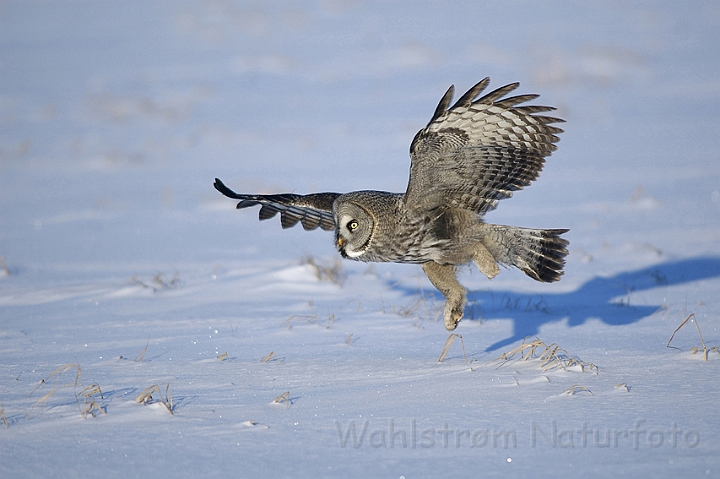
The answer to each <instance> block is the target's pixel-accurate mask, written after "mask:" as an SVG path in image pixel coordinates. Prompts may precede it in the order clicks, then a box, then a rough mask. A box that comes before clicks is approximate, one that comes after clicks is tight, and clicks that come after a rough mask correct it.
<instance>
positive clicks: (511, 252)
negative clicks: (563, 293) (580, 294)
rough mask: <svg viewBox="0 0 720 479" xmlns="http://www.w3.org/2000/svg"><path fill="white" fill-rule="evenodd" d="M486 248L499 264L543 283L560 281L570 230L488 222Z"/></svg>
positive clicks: (485, 239) (484, 240)
mask: <svg viewBox="0 0 720 479" xmlns="http://www.w3.org/2000/svg"><path fill="white" fill-rule="evenodd" d="M487 228H488V231H487V234H486V236H485V238H484V239H483V243H484V244H485V247H486V248H487V249H488V251H489V252H490V254H492V255H493V257H495V259H496V260H497V262H498V263H502V264H505V265H512V266H515V267H517V268H518V269H520V270H521V271H522V272H524V273H525V274H526V275H528V276H530V277H531V278H533V279H535V280H537V281H541V282H543V283H552V282H553V281H558V280H559V279H560V276H562V274H563V267H564V266H565V256H567V254H568V250H567V245H568V244H569V243H568V241H567V240H565V239H563V238H561V237H560V235H562V234H563V233H567V232H568V231H569V230H566V229H551V230H540V229H531V228H517V227H514V226H499V225H487Z"/></svg>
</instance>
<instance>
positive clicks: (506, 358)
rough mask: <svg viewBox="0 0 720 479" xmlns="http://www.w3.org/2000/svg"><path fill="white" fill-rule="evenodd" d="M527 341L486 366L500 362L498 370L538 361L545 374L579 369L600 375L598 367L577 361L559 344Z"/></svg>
mask: <svg viewBox="0 0 720 479" xmlns="http://www.w3.org/2000/svg"><path fill="white" fill-rule="evenodd" d="M526 340H527V338H525V339H523V342H522V344H520V345H519V346H517V347H516V348H514V349H511V350H510V351H508V352H506V353H503V354H501V355H500V357H498V358H496V359H493V360H492V361H490V362H488V363H486V365H487V364H490V363H494V362H500V364H498V366H497V369H499V368H501V367H503V366H505V365H506V364H508V363H510V362H514V361H538V362H539V363H540V369H542V370H543V372H546V371H551V370H553V369H562V370H568V369H571V368H574V369H579V370H580V371H581V372H586V371H590V372H594V373H595V374H597V373H598V367H597V366H595V365H594V364H593V363H587V362H584V361H580V360H579V359H575V358H574V357H572V356H570V354H569V353H568V352H567V351H566V350H565V349H563V348H561V347H560V346H559V345H558V344H557V343H551V344H545V343H544V342H543V341H541V340H540V339H539V338H535V339H534V340H533V341H531V342H526Z"/></svg>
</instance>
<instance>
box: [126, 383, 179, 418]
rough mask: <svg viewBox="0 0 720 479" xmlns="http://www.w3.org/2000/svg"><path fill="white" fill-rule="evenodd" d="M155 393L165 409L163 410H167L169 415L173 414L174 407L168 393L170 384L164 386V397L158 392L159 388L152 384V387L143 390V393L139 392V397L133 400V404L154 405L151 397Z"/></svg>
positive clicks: (170, 395)
mask: <svg viewBox="0 0 720 479" xmlns="http://www.w3.org/2000/svg"><path fill="white" fill-rule="evenodd" d="M155 393H157V395H158V396H160V401H159V402H160V404H162V405H163V406H164V407H165V409H167V412H169V413H170V414H175V413H174V412H173V411H174V409H175V406H174V405H173V399H172V394H171V393H170V383H168V384H167V386H165V396H163V394H162V391H161V390H160V386H159V385H157V384H153V385H152V386H149V387H147V388H145V389H144V390H143V392H141V393H140V395H139V396H138V397H136V398H135V402H137V403H139V404H143V405H144V404H151V403H154V402H155V401H154V399H153V397H152V395H153V394H155Z"/></svg>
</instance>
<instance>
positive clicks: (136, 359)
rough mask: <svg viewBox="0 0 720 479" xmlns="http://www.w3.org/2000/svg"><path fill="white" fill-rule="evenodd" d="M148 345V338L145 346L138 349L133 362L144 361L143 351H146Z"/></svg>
mask: <svg viewBox="0 0 720 479" xmlns="http://www.w3.org/2000/svg"><path fill="white" fill-rule="evenodd" d="M149 345H150V340H149V339H148V340H147V343H145V347H144V348H142V351H140V353H138V355H137V356H135V359H133V361H134V362H136V363H141V362H143V361H145V353H146V352H147V348H148V346H149Z"/></svg>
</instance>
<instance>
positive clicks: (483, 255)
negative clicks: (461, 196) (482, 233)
mask: <svg viewBox="0 0 720 479" xmlns="http://www.w3.org/2000/svg"><path fill="white" fill-rule="evenodd" d="M472 258H473V261H474V262H475V264H476V265H477V267H478V269H479V270H480V272H481V273H482V274H484V275H485V276H487V278H488V279H493V278H494V277H495V276H497V275H498V274H499V273H500V268H499V267H498V265H497V261H495V258H494V257H493V255H492V254H490V251H488V249H487V248H486V247H485V245H484V244H482V243H475V244H474V245H472Z"/></svg>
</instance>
